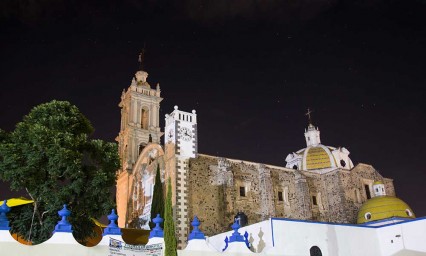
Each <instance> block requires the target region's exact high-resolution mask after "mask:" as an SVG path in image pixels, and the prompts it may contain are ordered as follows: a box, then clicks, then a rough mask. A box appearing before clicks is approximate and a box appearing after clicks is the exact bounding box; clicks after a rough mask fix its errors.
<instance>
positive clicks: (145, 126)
mask: <svg viewBox="0 0 426 256" xmlns="http://www.w3.org/2000/svg"><path fill="white" fill-rule="evenodd" d="M148 118H149V110H148V109H145V108H142V110H141V128H142V129H148Z"/></svg>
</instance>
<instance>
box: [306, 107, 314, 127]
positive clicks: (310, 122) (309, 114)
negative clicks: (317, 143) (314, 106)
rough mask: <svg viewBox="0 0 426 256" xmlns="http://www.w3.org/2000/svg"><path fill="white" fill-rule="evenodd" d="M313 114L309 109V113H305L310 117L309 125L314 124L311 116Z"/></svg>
mask: <svg viewBox="0 0 426 256" xmlns="http://www.w3.org/2000/svg"><path fill="white" fill-rule="evenodd" d="M312 112H313V111H311V110H310V109H309V108H308V111H307V112H306V113H305V116H308V121H309V124H312V118H311V114H312Z"/></svg>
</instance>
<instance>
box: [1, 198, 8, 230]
mask: <svg viewBox="0 0 426 256" xmlns="http://www.w3.org/2000/svg"><path fill="white" fill-rule="evenodd" d="M8 212H10V207H9V206H7V200H4V201H3V204H2V205H1V206H0V230H9V229H10V227H9V220H8V219H7V215H6V213H8Z"/></svg>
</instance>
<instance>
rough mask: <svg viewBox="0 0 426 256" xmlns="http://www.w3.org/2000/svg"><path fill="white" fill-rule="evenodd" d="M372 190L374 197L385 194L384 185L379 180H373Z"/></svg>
mask: <svg viewBox="0 0 426 256" xmlns="http://www.w3.org/2000/svg"><path fill="white" fill-rule="evenodd" d="M373 191H374V197H376V196H385V195H386V190H385V185H384V184H383V182H381V181H376V182H374V184H373Z"/></svg>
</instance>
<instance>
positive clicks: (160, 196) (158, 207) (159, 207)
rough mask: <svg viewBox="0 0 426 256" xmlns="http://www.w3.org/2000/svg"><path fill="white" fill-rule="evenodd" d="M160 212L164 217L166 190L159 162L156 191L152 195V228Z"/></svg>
mask: <svg viewBox="0 0 426 256" xmlns="http://www.w3.org/2000/svg"><path fill="white" fill-rule="evenodd" d="M158 213H159V214H160V216H161V217H162V218H164V192H163V183H162V182H161V174H160V163H158V164H157V172H156V174H155V184H154V193H153V195H152V205H151V221H150V224H149V226H150V227H151V229H153V228H154V227H155V224H154V223H153V222H152V220H153V219H154V218H155V217H157V214H158Z"/></svg>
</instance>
